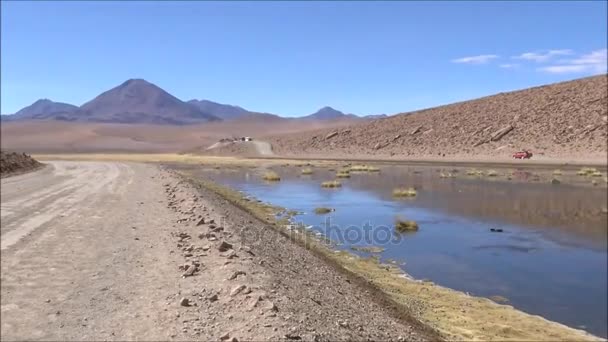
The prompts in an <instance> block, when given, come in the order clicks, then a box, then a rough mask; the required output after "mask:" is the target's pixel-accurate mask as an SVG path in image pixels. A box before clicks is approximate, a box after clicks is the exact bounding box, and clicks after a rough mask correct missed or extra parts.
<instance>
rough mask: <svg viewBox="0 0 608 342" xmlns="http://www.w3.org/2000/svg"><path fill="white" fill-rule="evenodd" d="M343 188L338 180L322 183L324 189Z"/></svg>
mask: <svg viewBox="0 0 608 342" xmlns="http://www.w3.org/2000/svg"><path fill="white" fill-rule="evenodd" d="M341 186H342V183H340V181H337V180H333V181H327V182H323V183H321V187H323V188H339V187H341Z"/></svg>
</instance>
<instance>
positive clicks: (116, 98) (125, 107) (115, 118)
mask: <svg viewBox="0 0 608 342" xmlns="http://www.w3.org/2000/svg"><path fill="white" fill-rule="evenodd" d="M80 110H81V111H82V113H81V116H82V118H86V120H87V121H96V122H119V123H154V124H189V123H200V122H207V121H218V120H220V118H218V117H216V116H214V115H212V114H209V113H206V112H203V111H202V110H200V109H198V108H197V107H196V106H193V105H190V104H188V103H186V102H183V101H181V100H179V99H178V98H176V97H175V96H173V95H171V94H169V93H167V92H166V91H164V90H163V89H161V88H159V87H158V86H156V85H154V84H152V83H150V82H147V81H145V80H142V79H130V80H128V81H126V82H124V83H123V84H121V85H119V86H118V87H115V88H112V89H110V90H108V91H106V92H104V93H102V94H101V95H99V96H97V97H96V98H94V99H93V100H91V101H89V102H87V103H85V104H83V105H82V106H81V107H80Z"/></svg>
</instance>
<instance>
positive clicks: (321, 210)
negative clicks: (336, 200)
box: [315, 207, 334, 215]
mask: <svg viewBox="0 0 608 342" xmlns="http://www.w3.org/2000/svg"><path fill="white" fill-rule="evenodd" d="M332 211H334V209H332V208H325V207H319V208H315V214H317V215H323V214H327V213H331V212H332Z"/></svg>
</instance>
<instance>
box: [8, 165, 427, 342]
mask: <svg viewBox="0 0 608 342" xmlns="http://www.w3.org/2000/svg"><path fill="white" fill-rule="evenodd" d="M48 164H49V166H48V167H46V168H45V169H43V170H39V171H36V172H34V173H30V174H25V175H21V176H16V177H11V178H7V179H3V180H2V188H1V189H2V193H1V195H2V210H1V213H2V221H1V223H2V224H1V225H0V228H1V229H0V231H1V253H2V255H1V267H2V274H1V277H2V278H1V336H2V339H3V340H19V339H21V340H23V339H28V340H33V339H36V340H40V339H45V340H135V339H137V340H166V339H176V340H186V339H199V340H211V339H213V340H219V339H222V340H233V339H240V340H243V339H246V340H247V339H256V340H260V339H272V340H276V339H304V340H338V339H339V340H351V339H355V340H361V339H382V340H386V339H401V340H414V341H418V340H423V339H435V338H436V335H434V334H433V333H432V332H429V331H427V330H425V329H423V328H422V327H420V326H418V325H416V324H415V323H414V324H412V322H409V321H407V320H404V319H403V318H402V317H399V315H397V314H396V313H394V312H393V311H392V310H391V309H389V308H386V307H384V306H382V304H381V303H379V302H378V301H376V300H374V298H375V296H374V294H373V293H370V292H369V291H370V290H369V289H367V288H365V287H364V286H361V285H357V284H356V283H357V282H356V281H351V280H350V279H349V278H348V276H346V275H344V274H341V273H340V272H336V271H335V269H333V268H332V267H330V266H329V265H326V264H324V262H323V261H321V260H320V259H318V258H316V257H314V256H312V255H311V254H310V253H309V252H308V251H306V250H304V249H303V248H301V247H299V246H296V245H295V244H291V243H290V242H289V241H288V240H286V239H284V238H282V237H280V236H278V235H277V234H274V233H269V234H268V233H267V232H266V231H265V230H264V227H263V225H261V224H259V222H257V221H255V219H252V218H251V217H248V216H247V215H246V214H245V213H242V212H240V211H238V210H236V209H234V208H229V207H228V204H227V203H225V202H224V201H222V200H221V199H218V198H209V196H208V195H205V194H204V193H203V192H199V191H198V190H196V189H194V188H193V187H192V186H191V185H190V184H189V183H187V182H184V181H181V180H179V178H178V177H177V176H175V175H173V174H172V173H171V172H168V171H164V170H161V169H159V168H158V167H157V166H154V165H145V164H136V163H114V162H49V163H48ZM201 219H203V220H202V221H201ZM203 221H204V223H203ZM245 227H247V229H246V230H244V228H245ZM244 231H247V232H248V233H250V234H254V235H255V234H257V235H255V236H259V239H256V240H254V241H251V243H250V246H246V245H244V244H243V240H244V238H243V232H244ZM273 234H274V235H273ZM248 236H251V235H248ZM248 243H249V242H248Z"/></svg>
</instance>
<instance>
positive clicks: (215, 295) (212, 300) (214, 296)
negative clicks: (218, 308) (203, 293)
mask: <svg viewBox="0 0 608 342" xmlns="http://www.w3.org/2000/svg"><path fill="white" fill-rule="evenodd" d="M207 300H208V301H210V302H212V303H213V302H216V301H217V300H218V296H217V293H214V294H212V295H211V296H209V297H207Z"/></svg>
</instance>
